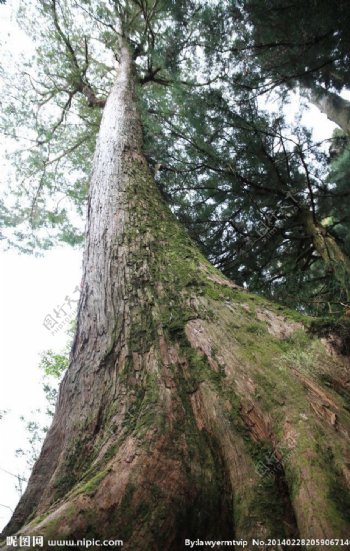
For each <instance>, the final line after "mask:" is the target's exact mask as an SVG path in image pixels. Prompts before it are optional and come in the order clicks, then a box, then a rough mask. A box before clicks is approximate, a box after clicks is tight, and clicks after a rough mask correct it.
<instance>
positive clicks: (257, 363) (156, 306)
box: [3, 45, 350, 551]
mask: <svg viewBox="0 0 350 551" xmlns="http://www.w3.org/2000/svg"><path fill="white" fill-rule="evenodd" d="M133 80H134V77H133V67H132V61H131V57H130V54H129V51H128V49H127V47H126V46H125V45H124V46H123V47H122V48H121V55H120V66H119V71H118V76H117V79H116V82H115V84H114V87H113V89H112V91H111V94H110V96H109V98H108V100H107V103H106V106H105V109H104V113H103V119H102V123H101V129H100V133H99V138H98V142H97V148H96V153H95V159H94V166H93V173H92V178H91V186H90V196H89V204H88V222H87V230H86V249H85V254H84V271H83V280H82V292H81V300H80V305H79V310H78V322H77V331H76V336H75V340H74V344H73V348H72V353H71V362H70V367H69V369H68V371H67V373H66V376H65V378H64V380H63V382H62V385H61V389H60V396H59V402H58V405H57V410H56V413H55V417H54V420H53V424H52V427H51V428H50V430H49V432H48V435H47V438H46V440H45V442H44V445H43V449H42V452H41V455H40V457H39V459H38V461H37V463H36V465H35V466H34V469H33V473H32V476H31V479H30V481H29V484H28V488H27V490H26V492H25V494H24V496H23V497H22V499H21V500H20V502H19V505H18V506H17V508H16V511H15V513H14V515H13V518H12V519H11V521H10V523H9V524H8V526H7V527H6V528H5V530H4V532H3V535H8V534H14V533H20V534H24V535H30V534H43V535H44V536H45V541H46V542H47V539H48V538H70V539H72V538H75V539H80V538H83V537H91V538H92V537H95V538H97V537H98V538H110V539H112V538H113V539H123V540H124V548H125V549H128V550H136V549H137V550H139V551H142V550H145V551H146V550H147V551H148V550H150V549H154V550H158V549H159V550H162V551H163V550H174V551H176V550H180V549H183V548H184V539H185V538H191V539H197V538H200V539H208V538H209V539H216V540H217V539H233V537H236V538H239V537H243V538H246V537H262V538H268V537H277V536H281V537H284V536H287V537H298V536H300V537H302V538H309V537H312V538H322V537H324V538H330V537H346V535H347V534H348V533H349V524H350V520H349V514H348V511H347V509H346V508H345V510H344V507H342V504H341V503H339V499H338V498H337V494H336V493H335V491H334V489H335V488H338V489H339V488H341V490H342V497H343V500H345V502H346V500H349V481H350V472H349V470H348V467H347V465H348V464H349V463H350V451H349V446H348V444H349V430H350V415H349V413H348V411H347V409H346V407H345V406H346V405H347V402H346V400H348V399H349V398H347V397H344V395H343V394H342V395H338V394H337V392H335V391H333V390H331V389H329V388H328V387H327V386H324V383H323V382H322V381H324V380H325V376H326V375H327V373H329V372H332V373H333V374H337V376H338V377H339V378H340V379H341V378H342V377H343V378H344V376H345V375H344V366H343V363H342V359H341V358H338V357H335V356H334V355H331V354H328V352H327V351H328V350H329V345H328V344H326V345H324V344H322V343H321V341H318V340H317V339H315V338H314V337H312V336H311V335H309V334H308V332H307V331H306V329H305V327H304V325H305V324H307V320H304V322H303V323H302V322H301V321H300V320H299V321H296V320H295V319H294V318H295V316H296V314H294V313H292V312H286V311H284V310H283V309H282V310H281V307H279V306H278V305H274V304H271V303H269V302H268V301H266V300H265V299H263V298H259V297H256V296H254V295H251V294H249V293H247V292H245V291H244V290H243V289H240V288H239V287H238V286H237V285H235V284H234V283H232V282H230V281H229V280H227V279H226V278H224V277H223V276H222V275H221V274H220V273H219V272H218V271H217V270H216V269H215V268H214V267H213V266H211V265H210V263H209V262H207V261H206V260H205V259H204V258H203V257H202V255H201V254H200V252H199V251H198V249H197V247H196V246H195V245H194V244H193V243H192V242H191V240H190V239H189V237H188V236H187V234H186V232H185V231H184V230H183V229H182V228H181V226H180V225H179V223H178V222H177V221H176V219H175V217H174V216H173V215H172V214H171V212H170V211H169V209H168V208H167V206H166V205H165V203H164V202H163V201H162V198H161V196H160V193H159V191H158V189H157V187H156V185H155V183H154V181H153V179H152V176H151V174H150V171H149V168H148V166H147V162H146V160H145V158H144V155H143V153H142V133H141V125H140V120H139V115H138V110H137V104H136V100H135V93H134V87H133ZM45 545H46V548H48V547H47V543H45ZM51 548H52V547H51ZM5 549H10V547H6V546H5Z"/></svg>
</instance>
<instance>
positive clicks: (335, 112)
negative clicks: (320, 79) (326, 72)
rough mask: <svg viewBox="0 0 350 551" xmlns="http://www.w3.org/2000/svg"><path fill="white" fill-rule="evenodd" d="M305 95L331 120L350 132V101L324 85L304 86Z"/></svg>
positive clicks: (347, 132) (346, 131)
mask: <svg viewBox="0 0 350 551" xmlns="http://www.w3.org/2000/svg"><path fill="white" fill-rule="evenodd" d="M304 90H305V95H306V96H307V97H308V98H309V100H310V101H311V102H312V103H313V104H314V105H316V107H318V109H319V110H320V111H322V113H325V114H326V115H327V117H328V119H329V120H331V121H332V122H334V123H335V124H336V125H338V126H339V127H340V128H341V129H342V130H343V131H344V132H345V133H346V134H350V102H349V101H347V100H346V99H344V98H342V97H341V96H339V95H338V94H334V93H333V92H330V91H329V90H327V89H326V88H323V87H322V86H316V85H312V86H310V87H307V88H304Z"/></svg>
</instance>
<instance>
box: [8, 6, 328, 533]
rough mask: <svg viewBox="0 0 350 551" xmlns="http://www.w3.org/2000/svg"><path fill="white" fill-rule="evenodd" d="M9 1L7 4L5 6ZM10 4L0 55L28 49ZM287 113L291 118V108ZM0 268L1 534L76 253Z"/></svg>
mask: <svg viewBox="0 0 350 551" xmlns="http://www.w3.org/2000/svg"><path fill="white" fill-rule="evenodd" d="M15 3H16V2H12V4H11V6H12V7H13V5H14V4H15ZM11 6H10V5H9V3H8V4H7V5H5V6H0V37H1V49H2V52H1V53H2V55H6V52H8V51H11V52H12V53H16V51H20V50H21V49H25V48H27V47H28V40H27V39H26V37H25V36H24V35H23V34H21V33H20V32H19V31H18V29H17V28H16V25H15V23H14V20H13V18H11V9H12V8H11ZM298 104H299V98H298V96H297V95H295V105H294V107H295V110H296V111H297V110H298ZM289 112H290V115H289V116H290V117H293V113H294V110H293V109H290V110H289ZM303 120H304V122H305V124H308V125H310V127H313V128H314V135H315V139H316V140H322V139H325V138H327V137H329V136H330V135H331V133H332V130H333V128H334V125H333V124H332V123H330V122H329V121H328V120H327V118H326V117H325V115H321V114H320V113H319V112H318V110H317V109H316V108H312V109H310V111H309V112H308V113H307V114H306V115H305V116H304V119H303ZM1 149H3V147H2V148H1ZM1 149H0V156H1ZM1 161H2V162H5V161H4V159H2V160H1V158H0V165H1ZM4 174H5V172H3V173H2V174H0V186H4V185H5V184H6V182H5V177H4ZM0 266H1V268H0V365H1V378H0V381H1V385H0V410H3V409H6V410H9V413H7V415H6V416H5V418H4V419H2V420H0V442H1V443H2V446H1V452H0V530H1V528H2V527H3V526H4V525H5V524H6V523H7V521H8V520H9V518H10V515H11V510H10V509H9V508H8V507H10V508H11V509H14V507H15V505H16V502H17V500H18V494H17V493H16V491H15V482H16V481H15V478H14V477H13V476H11V475H10V474H8V473H13V474H17V473H20V472H22V469H23V461H22V462H21V461H20V460H19V459H16V458H15V450H16V448H20V447H23V446H24V445H25V444H24V439H25V435H24V432H23V427H22V425H23V424H22V423H21V422H20V421H19V417H20V415H24V416H25V417H27V418H28V419H29V418H30V417H31V411H32V410H35V409H37V408H38V407H39V408H45V400H44V396H43V393H42V390H41V382H40V379H41V373H40V372H39V369H38V364H39V355H40V353H41V352H43V351H44V350H47V349H49V348H52V349H53V350H55V351H59V349H60V348H62V347H64V345H65V342H66V340H67V337H66V334H65V332H64V330H61V331H60V332H59V333H57V335H55V336H52V335H51V334H50V332H49V331H48V330H47V329H46V328H45V327H44V325H43V320H44V318H45V316H46V315H47V314H50V313H52V311H53V309H54V308H56V307H57V306H60V305H61V304H62V303H63V302H64V300H65V297H66V296H72V294H73V293H74V289H75V287H76V285H79V282H80V277H81V275H80V267H81V252H77V251H74V250H73V249H71V248H69V247H64V248H63V247H61V248H59V249H55V250H52V251H50V252H48V253H46V254H45V256H44V257H42V258H36V257H33V256H32V257H30V256H24V255H19V254H17V253H16V252H14V251H7V252H0ZM4 471H8V473H6V472H4ZM5 506H6V507H5Z"/></svg>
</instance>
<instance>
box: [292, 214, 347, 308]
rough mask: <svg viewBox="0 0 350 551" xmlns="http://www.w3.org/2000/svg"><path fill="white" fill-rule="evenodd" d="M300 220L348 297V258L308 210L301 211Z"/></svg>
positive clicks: (326, 265)
mask: <svg viewBox="0 0 350 551" xmlns="http://www.w3.org/2000/svg"><path fill="white" fill-rule="evenodd" d="M301 220H302V223H303V226H304V228H305V230H306V232H307V234H308V235H309V236H310V237H311V239H312V242H313V245H314V247H315V250H316V251H317V252H318V254H319V255H320V257H321V258H322V260H323V262H324V264H325V267H326V269H327V270H329V271H330V272H331V273H332V274H333V275H334V278H335V279H336V280H337V281H338V283H339V284H340V286H341V288H342V289H343V290H344V293H345V294H346V295H347V296H348V298H349V290H350V259H349V258H348V256H347V255H346V254H345V253H344V252H343V251H342V249H341V247H340V246H339V245H338V243H337V242H336V240H335V238H334V237H333V236H332V235H331V234H330V233H329V232H328V230H327V228H325V227H324V226H322V224H320V223H319V222H318V221H317V220H315V219H314V217H313V214H312V212H311V211H309V210H303V211H301Z"/></svg>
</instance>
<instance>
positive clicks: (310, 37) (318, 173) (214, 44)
mask: <svg viewBox="0 0 350 551" xmlns="http://www.w3.org/2000/svg"><path fill="white" fill-rule="evenodd" d="M142 5H143V9H140V4H139V2H137V1H136V0H132V1H131V2H128V3H127V4H125V3H124V4H123V3H119V2H115V3H111V2H109V1H107V0H100V1H99V2H97V3H96V2H92V1H91V0H86V1H85V2H84V3H83V4H77V3H73V4H72V3H70V2H68V1H67V0H56V1H55V2H54V1H53V0H46V1H45V2H42V3H40V4H37V5H35V6H33V5H32V3H30V2H29V1H28V0H26V1H24V2H22V3H21V7H20V10H19V14H18V19H19V21H20V24H21V25H22V27H23V28H24V29H25V30H26V31H27V32H28V33H29V34H32V30H33V29H32V25H31V23H30V22H31V21H33V20H34V19H35V20H36V21H37V22H38V24H37V25H36V26H35V54H34V56H33V58H32V59H30V60H29V59H26V60H25V61H24V62H21V67H20V71H19V72H18V73H17V76H16V78H15V75H13V74H10V73H9V74H8V75H7V74H6V71H5V72H4V74H3V79H4V85H5V86H6V89H9V90H11V91H12V92H11V93H10V94H7V95H5V96H6V98H7V99H6V100H4V105H3V119H2V121H1V122H0V125H1V127H2V129H3V132H4V133H5V134H6V135H7V136H8V138H9V139H10V140H17V142H18V144H19V146H20V147H18V148H17V149H15V150H14V151H11V153H9V155H10V157H11V160H12V162H13V165H14V167H15V171H16V174H17V176H16V184H15V185H13V186H12V187H11V193H10V194H8V196H6V197H5V196H4V197H1V198H0V212H1V213H2V221H1V227H2V230H3V235H4V237H6V239H7V243H8V244H10V245H16V246H18V247H19V248H20V249H21V250H22V251H24V252H30V251H33V250H36V249H38V248H40V247H41V248H48V247H50V246H53V245H54V244H55V243H57V242H59V241H63V242H66V243H69V244H71V245H79V244H80V243H81V242H82V239H83V237H82V236H83V231H82V224H81V219H82V217H83V215H84V213H85V206H86V199H87V194H88V174H89V171H90V169H91V163H92V158H93V151H94V147H95V138H96V132H97V130H98V127H99V123H100V119H101V112H102V109H101V106H102V105H103V102H104V101H105V99H106V97H107V96H108V93H109V90H110V87H111V84H112V82H113V79H114V76H115V72H116V69H115V67H114V59H115V57H118V43H119V39H120V33H123V34H124V35H125V36H127V38H128V40H129V45H130V48H131V50H132V52H133V57H134V59H135V76H136V80H137V91H138V96H139V103H140V108H141V115H142V124H143V129H144V137H145V150H146V154H147V158H148V160H149V163H150V166H151V167H152V168H153V169H154V172H155V178H156V181H157V183H158V185H159V188H160V190H161V192H162V195H163V197H164V199H165V200H166V201H167V202H168V203H170V205H171V207H172V209H173V211H174V212H175V213H176V215H177V216H178V217H179V218H180V219H181V221H182V222H183V223H184V224H185V225H186V227H187V228H188V230H189V233H190V235H191V237H193V238H194V239H195V240H196V241H197V243H198V244H199V246H200V248H201V249H202V251H203V252H204V253H205V255H206V256H207V257H208V258H209V259H210V260H211V261H212V262H213V263H214V264H215V265H216V266H217V267H219V268H220V269H221V270H222V271H223V272H224V273H225V275H227V276H229V277H230V278H232V279H234V280H235V281H236V282H237V283H239V284H241V285H244V286H247V287H249V288H250V289H251V290H253V291H257V292H259V293H263V294H265V295H268V296H269V297H272V298H275V299H277V300H279V301H282V302H284V303H286V304H288V305H289V306H291V307H297V308H299V309H300V310H302V311H307V312H312V313H317V314H324V313H325V312H326V311H329V310H330V311H331V312H335V313H338V314H339V313H340V314H341V313H342V308H343V307H340V306H339V305H340V304H341V303H346V302H347V300H348V290H347V288H346V287H347V283H346V278H345V279H344V282H342V281H341V278H340V277H338V274H337V273H336V271H337V270H332V269H329V266H327V263H326V262H325V261H324V258H322V255H321V254H320V251H319V250H318V249H317V247H316V245H315V240H314V238H313V236H312V235H310V232H308V231H307V228H306V227H305V223H304V222H303V216H302V214H303V213H305V212H312V215H313V218H314V221H315V224H316V223H317V224H319V226H320V225H321V226H323V228H324V231H325V232H326V234H327V236H329V237H330V238H332V239H334V242H335V243H336V246H337V247H339V248H340V249H342V250H343V251H344V252H345V254H346V255H350V241H349V239H350V238H349V236H350V231H349V229H350V228H349V220H350V216H349V215H350V213H349V207H348V206H347V205H348V203H349V202H348V201H347V200H346V198H347V197H348V193H349V192H348V184H347V182H348V174H349V166H350V154H349V148H348V145H347V143H346V140H345V138H344V136H341V135H336V136H334V138H333V139H332V140H331V141H332V145H331V149H330V156H329V155H328V154H327V151H326V148H325V147H324V145H322V144H316V143H314V141H313V138H312V136H311V133H310V131H309V130H308V129H306V128H304V127H303V126H302V125H301V124H300V121H298V122H297V124H295V125H294V126H293V125H291V124H290V123H287V122H286V120H285V118H284V115H283V106H282V102H281V101H280V99H281V98H282V101H283V102H284V104H285V103H288V101H290V96H288V93H289V90H290V88H291V87H293V86H296V85H298V84H300V83H302V84H303V85H304V86H311V85H316V84H317V85H320V84H321V85H323V86H326V87H327V86H330V85H331V86H333V87H334V88H336V89H337V90H340V89H342V87H343V86H346V84H347V82H348V80H349V69H348V63H347V53H346V52H347V51H348V46H349V36H348V35H349V31H348V28H349V26H348V11H347V10H346V6H345V3H344V1H341V2H338V3H337V6H335V7H334V9H333V7H330V5H329V3H328V2H326V1H325V0H315V1H314V2H312V3H310V4H308V5H305V2H303V1H302V0H297V2H295V3H293V4H291V5H288V6H285V5H284V4H283V2H281V0H273V1H272V2H270V1H269V2H268V1H262V2H260V0H259V1H257V0H240V1H238V2H236V3H234V4H232V3H231V2H228V1H226V0H224V1H223V2H205V3H203V2H199V1H195V0H192V1H191V2H182V1H181V2H169V1H167V0H162V1H160V2H157V3H156V5H154V6H153V4H152V3H149V2H148V1H146V2H144V3H143V4H142ZM116 21H118V24H116ZM291 21H293V25H291V24H290V22H291ZM118 25H119V26H118ZM48 36H50V40H48V39H47V37H48ZM271 89H273V90H274V95H271V94H270V95H268V94H267V92H268V91H269V90H271ZM267 105H268V109H267V108H266V106H267ZM11 143H12V142H11ZM11 228H12V229H11ZM334 305H335V306H334Z"/></svg>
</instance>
